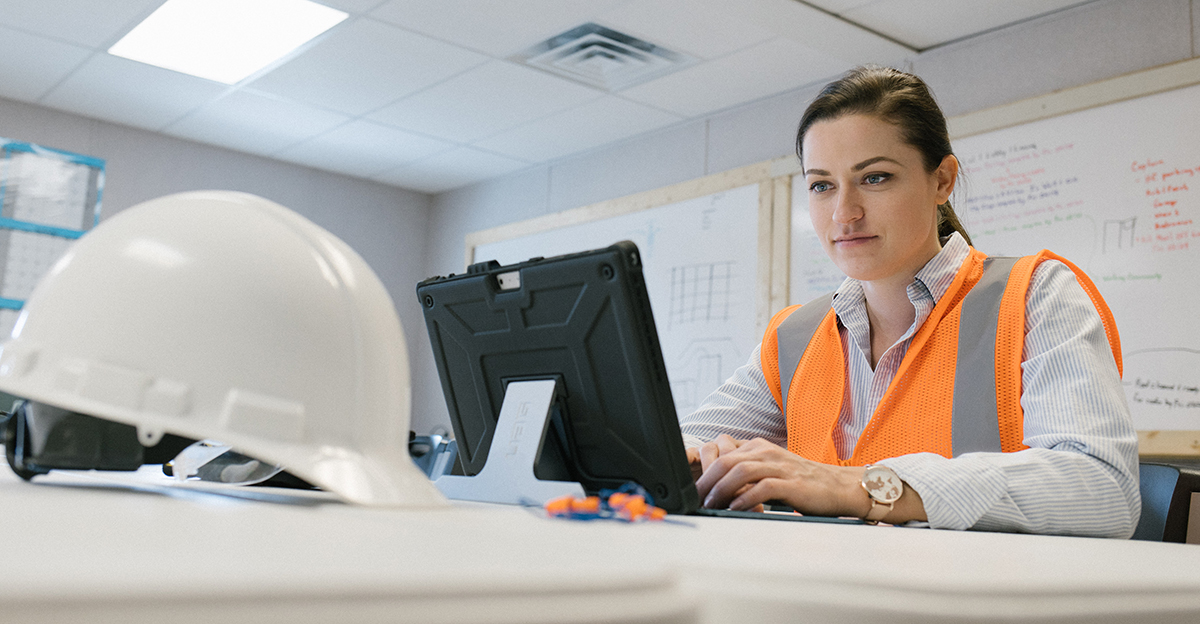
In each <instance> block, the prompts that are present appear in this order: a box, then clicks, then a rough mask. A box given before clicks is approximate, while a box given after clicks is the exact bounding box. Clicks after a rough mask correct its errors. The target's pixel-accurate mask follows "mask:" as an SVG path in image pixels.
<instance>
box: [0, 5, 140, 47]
mask: <svg viewBox="0 0 1200 624" xmlns="http://www.w3.org/2000/svg"><path fill="white" fill-rule="evenodd" d="M162 3H163V0H33V1H31V0H0V24H2V25H4V26H11V27H13V28H16V29H18V30H24V31H27V32H30V33H36V34H39V35H43V36H45V37H50V38H52V39H57V40H59V41H65V42H70V43H75V44H79V45H83V46H87V47H88V48H97V47H100V46H102V45H105V44H108V45H112V44H113V43H116V40H117V39H118V38H120V37H121V36H124V35H125V33H126V32H128V31H129V30H130V29H132V28H133V27H134V25H136V24H137V23H138V22H140V21H141V20H143V19H145V18H146V16H147V15H149V14H150V13H151V12H153V11H154V9H156V8H158V5H160V4H162Z"/></svg>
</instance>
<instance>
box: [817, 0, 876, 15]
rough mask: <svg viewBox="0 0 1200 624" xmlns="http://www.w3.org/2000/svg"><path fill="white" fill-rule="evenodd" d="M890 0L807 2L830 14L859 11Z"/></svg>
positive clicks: (822, 0) (826, 0)
mask: <svg viewBox="0 0 1200 624" xmlns="http://www.w3.org/2000/svg"><path fill="white" fill-rule="evenodd" d="M887 1H888V0H807V2H808V3H809V4H811V5H813V6H815V7H819V8H821V9H824V10H826V11H829V12H830V13H838V14H840V13H842V12H844V11H849V10H851V9H859V8H862V7H866V6H870V5H872V4H881V3H884V2H887Z"/></svg>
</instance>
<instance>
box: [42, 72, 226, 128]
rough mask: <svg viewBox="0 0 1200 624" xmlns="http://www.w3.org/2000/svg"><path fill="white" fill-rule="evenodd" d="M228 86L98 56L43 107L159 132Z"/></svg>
mask: <svg viewBox="0 0 1200 624" xmlns="http://www.w3.org/2000/svg"><path fill="white" fill-rule="evenodd" d="M226 88H227V87H226V86H225V85H222V84H218V83H216V82H211V81H208V80H204V79H203V78H195V77H192V76H187V75H185V74H180V73H177V72H173V71H170V70H166V69H160V68H158V67H153V66H151V65H145V64H143V63H138V62H136V61H130V60H127V59H123V58H118V57H115V56H111V55H108V54H97V55H95V56H93V57H92V58H91V59H89V60H88V61H87V62H86V63H84V64H83V66H82V67H80V68H79V69H78V70H76V71H75V72H74V73H72V74H71V75H70V77H68V78H67V79H66V80H64V81H63V82H62V83H61V84H59V85H58V86H57V87H55V88H54V89H53V90H52V91H50V93H48V94H46V95H45V96H44V97H42V99H41V100H40V103H41V104H45V105H46V106H50V107H52V108H58V109H62V110H66V111H70V112H73V113H78V114H80V115H83V116H85V117H92V118H95V119H103V120H105V121H112V122H115V123H120V124H125V125H129V126H135V127H138V128H146V129H149V130H158V129H160V128H162V127H163V126H165V125H167V124H168V123H170V122H173V121H175V120H176V119H179V118H180V117H182V116H183V115H184V114H185V113H187V112H188V111H190V110H192V109H194V108H196V107H197V106H200V105H201V104H204V103H205V102H207V101H209V100H211V99H213V98H215V97H216V96H218V95H219V94H221V93H222V92H223V91H224V90H225V89H226Z"/></svg>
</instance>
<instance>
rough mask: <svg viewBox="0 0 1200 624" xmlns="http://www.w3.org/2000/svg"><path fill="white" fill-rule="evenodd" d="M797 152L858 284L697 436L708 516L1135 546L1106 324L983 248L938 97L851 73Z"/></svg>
mask: <svg viewBox="0 0 1200 624" xmlns="http://www.w3.org/2000/svg"><path fill="white" fill-rule="evenodd" d="M796 149H797V154H798V155H799V156H800V160H801V164H802V168H803V173H804V179H805V185H806V186H807V188H808V199H809V201H808V203H809V213H810V216H811V218H812V222H813V227H814V229H815V231H816V233H817V236H818V237H819V238H820V240H821V243H822V245H823V246H824V249H825V252H826V253H827V254H828V255H829V256H830V258H831V259H832V260H833V262H834V263H835V264H836V265H837V266H838V268H839V269H841V270H842V272H844V273H845V274H846V275H847V276H848V278H847V279H846V281H845V282H844V283H843V284H842V285H841V286H840V287H839V288H838V290H837V292H836V293H835V294H834V295H833V296H832V297H831V298H823V299H819V300H817V301H815V302H813V303H812V304H809V305H806V306H804V307H801V306H792V307H790V308H787V309H785V310H783V311H781V312H780V313H779V314H777V315H776V317H775V318H774V319H772V322H771V325H770V328H769V329H768V331H767V334H766V336H765V337H764V340H763V344H762V345H761V346H760V347H759V348H758V349H756V350H755V352H754V354H753V355H752V356H751V358H750V361H749V362H748V363H747V364H746V365H745V366H744V367H742V368H741V369H739V370H738V371H737V372H736V373H735V374H734V375H733V377H732V378H730V379H729V380H728V381H727V382H726V383H725V384H724V385H722V386H721V387H720V388H719V389H717V390H716V391H715V392H714V393H713V394H712V395H711V396H710V397H709V398H708V399H706V401H705V403H704V404H703V405H702V406H701V407H700V409H699V410H697V411H696V412H695V413H693V414H691V415H689V416H687V417H685V418H684V419H683V421H682V425H683V428H682V429H683V433H684V437H685V442H686V444H687V445H688V447H689V448H688V457H689V460H690V461H691V462H692V464H693V471H694V472H695V473H697V474H698V479H697V482H696V485H697V488H698V489H699V491H700V496H701V499H702V500H703V501H704V505H705V506H706V507H711V508H724V507H729V508H732V509H751V508H756V507H758V506H759V505H761V504H763V503H765V502H767V501H780V502H783V503H784V504H787V505H789V506H791V507H793V508H795V509H797V510H799V511H801V512H803V513H812V514H820V515H835V516H856V517H860V518H865V519H868V520H869V521H879V520H882V521H885V522H888V523H892V524H899V523H907V522H927V523H928V524H929V525H930V526H933V527H940V528H955V529H968V528H975V529H984V530H1008V531H1026V532H1038V533H1060V534H1080V535H1096V536H1111V537H1128V536H1129V535H1131V534H1132V533H1133V530H1134V528H1135V526H1136V523H1137V519H1138V517H1139V513H1140V505H1141V501H1140V498H1139V493H1138V478H1137V469H1138V467H1137V461H1138V460H1137V437H1136V434H1135V433H1134V430H1133V426H1132V422H1131V419H1130V415H1129V409H1128V406H1127V405H1126V401H1125V396H1124V391H1123V390H1122V387H1121V380H1120V372H1119V367H1120V345H1119V339H1118V338H1117V334H1116V329H1115V327H1114V326H1113V325H1112V317H1111V314H1110V313H1109V311H1108V309H1107V307H1106V306H1105V304H1104V302H1103V299H1102V298H1100V296H1099V294H1098V293H1096V292H1095V287H1094V286H1093V285H1092V284H1091V281H1090V280H1088V279H1087V277H1086V275H1084V274H1083V273H1082V271H1079V270H1078V269H1077V268H1076V267H1074V265H1071V264H1070V263H1069V262H1066V261H1065V260H1064V259H1062V258H1059V257H1057V256H1054V255H1053V254H1050V253H1049V252H1043V253H1042V254H1039V255H1038V256H1033V257H1028V258H1024V259H1020V260H1016V259H991V258H987V257H986V256H985V255H984V254H983V253H981V252H978V251H976V250H974V249H973V248H972V247H970V239H969V238H968V237H967V235H966V232H965V231H963V228H962V226H961V224H960V223H959V222H958V219H957V218H956V217H955V215H954V211H953V209H952V208H951V206H950V204H949V202H948V200H949V197H950V194H951V192H952V191H953V190H954V185H955V181H956V179H957V176H958V160H957V159H956V158H955V157H954V155H953V153H952V152H951V148H950V140H949V136H948V133H947V130H946V121H945V117H944V116H943V114H942V112H941V110H940V109H939V108H938V106H937V104H936V103H935V102H934V100H933V97H932V95H931V94H930V92H929V90H928V87H927V86H926V85H925V83H924V82H923V81H921V79H920V78H917V77H916V76H913V75H911V74H906V73H904V72H900V71H897V70H894V69H889V68H882V67H862V68H858V69H855V70H853V71H851V72H850V73H848V74H847V75H846V76H844V77H842V78H841V79H839V80H837V81H835V82H833V83H830V84H829V85H827V86H826V87H825V89H824V90H823V91H822V92H821V94H820V95H818V96H817V98H816V99H815V100H814V101H813V102H812V104H811V105H810V106H809V107H808V109H807V110H806V111H805V113H804V116H803V117H802V119H801V122H800V128H799V132H798V134H797V137H796ZM785 447H786V448H785ZM867 464H870V465H871V466H870V467H868V468H864V465H867ZM897 496H898V498H897Z"/></svg>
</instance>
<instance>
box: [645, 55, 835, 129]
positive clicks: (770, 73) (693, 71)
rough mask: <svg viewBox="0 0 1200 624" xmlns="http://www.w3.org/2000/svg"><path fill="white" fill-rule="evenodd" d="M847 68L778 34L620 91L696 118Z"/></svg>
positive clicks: (798, 85) (825, 76) (820, 78)
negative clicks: (718, 57) (737, 50)
mask: <svg viewBox="0 0 1200 624" xmlns="http://www.w3.org/2000/svg"><path fill="white" fill-rule="evenodd" d="M846 69H849V65H847V64H846V63H845V62H844V61H841V60H839V59H835V58H832V57H829V56H827V55H825V54H823V53H821V52H818V51H816V50H813V49H811V48H808V47H805V46H803V45H800V44H799V43H796V42H794V41H791V40H787V39H782V38H777V39H773V40H771V41H768V42H766V43H763V44H760V45H757V46H755V47H753V48H750V49H748V50H743V51H741V52H738V53H736V54H732V55H730V56H727V57H724V58H720V59H717V60H715V61H709V62H707V63H703V64H701V65H697V66H694V67H690V68H688V69H685V70H683V71H680V72H676V73H674V74H671V75H669V76H664V77H662V78H659V79H657V80H652V81H650V82H648V83H645V84H642V85H638V86H635V87H631V88H629V89H626V90H624V91H622V92H621V95H623V96H625V97H628V98H630V99H632V100H636V101H638V102H643V103H646V104H649V105H651V106H656V107H658V108H662V109H666V110H670V111H674V112H676V113H678V114H680V115H683V116H686V117H695V116H699V115H703V114H705V113H710V112H713V111H717V110H720V109H723V108H728V107H730V106H734V105H737V104H742V103H744V102H750V101H753V100H757V99H760V98H763V97H766V96H769V95H773V94H776V93H781V92H783V91H787V90H789V89H794V88H796V87H800V86H803V85H806V84H809V83H812V82H815V81H818V80H822V79H825V78H827V77H830V76H834V75H836V74H838V73H840V72H842V71H844V70H846Z"/></svg>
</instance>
